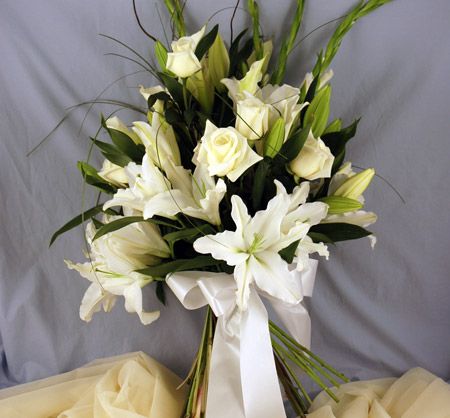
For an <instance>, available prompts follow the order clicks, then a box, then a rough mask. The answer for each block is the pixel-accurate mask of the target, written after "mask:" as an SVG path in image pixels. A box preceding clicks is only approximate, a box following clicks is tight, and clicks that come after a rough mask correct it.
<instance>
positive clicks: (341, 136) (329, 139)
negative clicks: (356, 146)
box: [322, 119, 361, 156]
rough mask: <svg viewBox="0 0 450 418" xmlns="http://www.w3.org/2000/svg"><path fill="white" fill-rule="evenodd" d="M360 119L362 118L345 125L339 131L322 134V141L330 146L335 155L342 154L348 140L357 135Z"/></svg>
mask: <svg viewBox="0 0 450 418" xmlns="http://www.w3.org/2000/svg"><path fill="white" fill-rule="evenodd" d="M360 120H361V119H356V120H355V121H354V122H353V123H352V124H351V125H349V126H347V127H345V128H344V129H341V130H340V131H337V132H331V133H327V134H325V135H323V136H322V141H323V142H324V143H325V145H326V146H327V147H328V148H330V151H331V153H332V154H333V155H334V156H337V155H338V154H340V153H341V152H342V151H343V150H344V149H345V145H346V144H347V142H348V141H349V140H350V139H352V138H353V137H354V136H355V134H356V129H357V127H358V123H359V121H360Z"/></svg>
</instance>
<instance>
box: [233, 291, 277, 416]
mask: <svg viewBox="0 0 450 418" xmlns="http://www.w3.org/2000/svg"><path fill="white" fill-rule="evenodd" d="M243 315H244V317H243V321H242V326H241V378H242V388H243V399H244V408H245V416H246V417H247V418H286V413H285V410H284V405H283V400H282V397H281V390H280V384H279V382H278V375H277V371H276V367H275V360H274V356H273V350H272V342H271V339H270V331H269V325H268V315H267V311H266V308H265V306H264V304H263V303H262V301H261V299H260V297H259V296H258V294H257V293H256V290H255V289H252V290H251V293H250V299H249V306H248V309H247V311H246V312H244V313H243Z"/></svg>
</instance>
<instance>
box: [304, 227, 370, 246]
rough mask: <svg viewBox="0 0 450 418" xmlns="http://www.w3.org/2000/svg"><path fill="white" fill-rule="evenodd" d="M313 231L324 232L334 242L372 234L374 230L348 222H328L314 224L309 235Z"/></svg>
mask: <svg viewBox="0 0 450 418" xmlns="http://www.w3.org/2000/svg"><path fill="white" fill-rule="evenodd" d="M312 233H314V234H316V233H319V234H322V235H323V236H325V237H327V239H328V240H329V241H332V242H338V241H348V240H352V239H359V238H364V237H367V236H369V235H372V232H370V231H367V229H364V228H362V227H360V226H358V225H353V224H347V223H327V224H318V225H314V226H312V227H311V229H310V232H309V233H308V235H309V236H311V234H312Z"/></svg>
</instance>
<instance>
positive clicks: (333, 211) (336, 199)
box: [320, 196, 362, 215]
mask: <svg viewBox="0 0 450 418" xmlns="http://www.w3.org/2000/svg"><path fill="white" fill-rule="evenodd" d="M320 201H321V202H323V203H326V204H327V205H328V215H337V214H341V213H346V212H354V211H356V210H358V209H361V208H362V204H361V203H360V202H358V201H357V200H355V199H350V198H348V197H342V196H328V197H324V198H322V199H320Z"/></svg>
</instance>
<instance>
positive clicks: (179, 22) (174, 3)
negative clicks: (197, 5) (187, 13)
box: [164, 0, 186, 37]
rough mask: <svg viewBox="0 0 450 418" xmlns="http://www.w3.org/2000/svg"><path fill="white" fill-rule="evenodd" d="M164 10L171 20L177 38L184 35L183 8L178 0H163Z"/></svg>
mask: <svg viewBox="0 0 450 418" xmlns="http://www.w3.org/2000/svg"><path fill="white" fill-rule="evenodd" d="M164 4H165V5H166V9H167V11H168V12H169V14H170V17H171V18H172V20H173V22H174V24H175V29H176V33H177V35H178V37H181V36H185V35H186V25H185V23H184V16H183V8H184V6H182V5H181V3H180V0H164Z"/></svg>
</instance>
